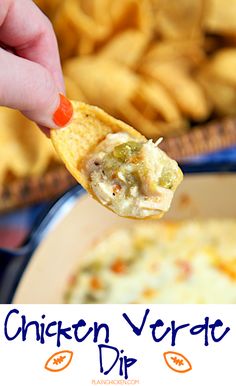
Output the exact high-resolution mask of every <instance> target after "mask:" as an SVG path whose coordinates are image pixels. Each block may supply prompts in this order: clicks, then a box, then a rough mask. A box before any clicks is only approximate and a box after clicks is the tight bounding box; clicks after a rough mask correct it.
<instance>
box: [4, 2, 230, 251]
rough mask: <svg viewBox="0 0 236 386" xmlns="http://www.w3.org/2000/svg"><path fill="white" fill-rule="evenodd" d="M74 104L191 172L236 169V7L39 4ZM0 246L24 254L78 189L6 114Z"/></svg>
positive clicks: (29, 130) (45, 146)
mask: <svg viewBox="0 0 236 386" xmlns="http://www.w3.org/2000/svg"><path fill="white" fill-rule="evenodd" d="M35 2H36V4H37V5H38V6H39V7H40V8H41V9H42V11H43V12H44V13H45V14H46V15H47V16H48V17H49V18H50V20H51V21H52V24H53V26H54V29H55V32H56V35H57V38H58V44H59V49H60V54H61V60H62V65H63V72H64V75H65V83H66V90H67V95H68V97H69V98H71V99H76V100H80V101H84V102H87V103H90V104H94V105H97V106H99V107H101V108H103V109H104V110H105V111H107V112H108V113H110V114H112V115H113V116H115V117H117V118H120V119H122V120H124V121H125V122H127V123H129V124H130V125H132V126H134V127H135V128H136V129H137V130H139V131H140V132H141V133H143V134H144V135H145V136H146V137H148V138H153V139H155V138H158V137H160V136H161V137H164V141H163V143H162V148H163V149H164V150H166V151H167V153H168V154H169V155H170V156H172V157H174V158H175V159H177V160H178V161H179V162H180V164H181V165H182V166H183V168H184V170H185V171H188V172H192V171H198V172H199V171H204V170H206V169H207V170H215V171H219V170H234V169H235V165H236V146H235V145H236V70H235V69H236V16H235V15H236V0H228V1H223V0H191V1H189V0H178V1H175V0H35ZM0 120H1V125H0V145H1V146H0V157H1V164H0V197H1V199H0V213H1V215H0V246H1V247H17V246H19V245H21V243H22V241H23V240H24V239H25V237H26V235H28V233H29V231H30V229H31V226H32V224H33V223H34V221H35V219H36V218H37V216H38V215H39V214H40V213H41V212H42V210H45V208H47V205H48V203H51V202H52V201H53V200H54V199H55V198H56V197H58V196H59V195H61V194H62V193H63V192H65V191H66V190H67V189H69V188H70V187H72V186H74V185H75V184H76V182H75V181H74V179H73V178H72V177H71V176H70V175H69V174H68V172H67V171H66V169H65V168H64V166H62V165H61V163H60V160H59V159H58V157H57V155H56V153H55V152H54V149H53V147H52V145H51V142H50V140H48V139H47V138H46V137H45V136H44V135H43V134H42V133H41V132H40V131H39V130H38V128H37V127H36V126H35V125H34V124H33V123H32V122H30V121H28V120H27V119H26V118H24V117H23V116H22V115H21V114H20V113H19V112H17V111H13V110H10V109H7V108H3V107H0Z"/></svg>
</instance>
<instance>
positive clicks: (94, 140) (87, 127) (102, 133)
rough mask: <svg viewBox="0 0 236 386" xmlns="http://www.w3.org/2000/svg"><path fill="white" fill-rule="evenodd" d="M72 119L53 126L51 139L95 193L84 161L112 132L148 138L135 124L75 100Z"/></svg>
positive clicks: (83, 184)
mask: <svg viewBox="0 0 236 386" xmlns="http://www.w3.org/2000/svg"><path fill="white" fill-rule="evenodd" d="M72 104H73V109H74V116H73V120H72V122H71V123H70V124H69V125H68V126H66V127H64V128H62V129H60V130H51V139H52V142H53V144H54V146H55V149H56V151H57V152H58V154H59V156H60V158H61V159H62V161H63V162H64V163H65V165H66V167H67V169H68V170H69V171H70V173H71V174H72V175H73V176H74V178H75V179H76V180H77V181H78V182H79V183H80V184H81V185H82V186H83V187H84V188H85V189H86V190H88V191H89V192H90V193H91V194H92V191H91V189H90V187H89V183H88V179H87V176H86V175H85V174H84V173H83V170H82V167H83V161H84V160H85V158H86V157H87V156H88V155H89V153H90V152H92V151H93V149H94V148H95V147H96V146H97V145H98V144H99V143H100V142H101V141H102V140H103V139H104V138H105V137H106V135H107V134H109V133H115V132H120V131H123V132H127V133H129V134H130V135H132V136H133V137H136V138H140V139H145V137H143V136H142V135H141V134H140V133H139V132H137V131H136V130H134V129H133V128H132V127H131V126H128V125H126V124H125V123H124V122H122V121H119V120H117V119H115V118H113V117H111V116H110V115H108V114H107V113H105V112H104V111H103V110H101V109H99V108H98V107H94V106H90V105H87V104H85V103H82V102H76V101H72Z"/></svg>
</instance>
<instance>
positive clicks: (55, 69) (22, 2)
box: [0, 0, 65, 93]
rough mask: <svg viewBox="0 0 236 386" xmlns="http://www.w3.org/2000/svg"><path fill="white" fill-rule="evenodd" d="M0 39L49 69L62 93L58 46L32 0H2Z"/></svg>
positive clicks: (45, 20)
mask: <svg viewBox="0 0 236 386" xmlns="http://www.w3.org/2000/svg"><path fill="white" fill-rule="evenodd" d="M0 36H1V42H3V43H4V44H5V45H8V46H10V47H14V50H15V52H16V54H17V55H19V56H21V57H23V58H26V59H29V60H31V61H33V62H36V63H38V64H41V65H42V66H43V67H45V68H46V69H48V71H49V72H50V73H51V75H52V77H53V78H54V81H55V83H56V85H57V87H58V91H60V92H62V93H64V92H65V89H64V81H63V76H62V70H61V64H60V58H59V53H58V46H57V41H56V37H55V34H54V31H53V28H52V25H51V23H50V21H49V20H48V18H47V17H46V16H45V15H44V14H43V13H42V12H41V11H40V10H39V8H38V7H37V6H36V5H35V4H34V2H33V1H32V0H4V2H3V4H1V7H0Z"/></svg>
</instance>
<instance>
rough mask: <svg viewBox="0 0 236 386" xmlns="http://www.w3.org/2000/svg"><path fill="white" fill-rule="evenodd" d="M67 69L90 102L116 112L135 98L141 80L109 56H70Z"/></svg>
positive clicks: (69, 75)
mask: <svg viewBox="0 0 236 386" xmlns="http://www.w3.org/2000/svg"><path fill="white" fill-rule="evenodd" d="M64 73H65V75H67V76H68V77H69V78H70V79H73V80H74V81H75V82H76V84H77V85H78V86H79V88H80V89H81V91H82V93H83V94H84V95H85V98H86V99H87V101H88V102H89V103H91V104H93V105H97V106H99V107H101V108H103V109H104V110H106V111H107V112H110V113H112V114H115V113H116V111H117V110H118V109H119V107H120V106H122V107H123V106H124V105H125V103H126V101H127V100H128V99H130V98H131V96H132V95H133V94H134V92H135V89H136V88H137V84H138V82H139V78H138V77H137V76H136V75H135V74H134V73H133V72H132V71H130V70H129V69H128V68H126V67H124V66H122V65H120V64H118V63H116V62H114V61H111V60H108V59H105V58H96V57H86V58H75V59H72V60H69V61H67V62H66V63H65V65H64Z"/></svg>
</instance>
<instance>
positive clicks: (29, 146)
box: [0, 107, 57, 183]
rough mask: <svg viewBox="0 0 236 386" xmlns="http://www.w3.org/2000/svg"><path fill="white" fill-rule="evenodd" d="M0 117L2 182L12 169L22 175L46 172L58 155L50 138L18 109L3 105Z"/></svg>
mask: <svg viewBox="0 0 236 386" xmlns="http://www.w3.org/2000/svg"><path fill="white" fill-rule="evenodd" d="M0 119H1V122H2V125H1V128H0V143H1V167H0V182H1V183H3V182H4V179H5V177H6V175H7V174H8V173H11V174H12V175H13V176H15V177H18V178H22V177H25V176H29V175H41V174H43V173H44V172H45V170H46V168H47V167H48V165H49V163H50V162H51V160H53V159H54V160H55V159H57V155H56V152H55V150H54V148H53V146H52V145H51V143H50V141H49V140H48V139H47V138H46V136H45V135H44V134H43V133H42V132H41V131H40V130H39V128H38V127H37V126H36V125H35V124H34V123H33V122H31V121H29V120H28V119H27V118H25V117H24V116H23V115H22V114H21V113H20V112H18V111H16V110H12V109H8V108H5V107H1V108H0Z"/></svg>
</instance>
